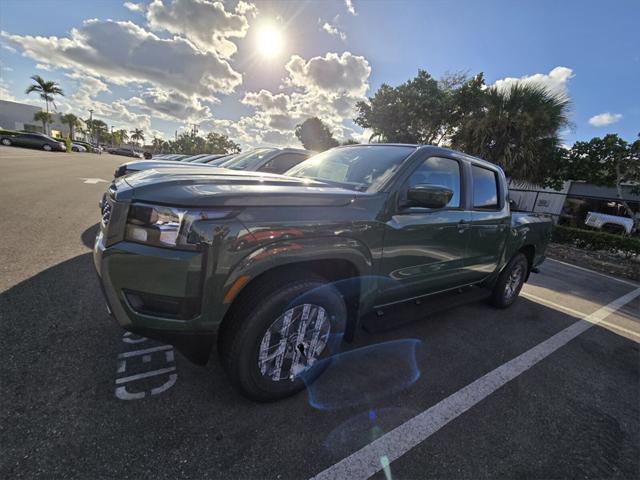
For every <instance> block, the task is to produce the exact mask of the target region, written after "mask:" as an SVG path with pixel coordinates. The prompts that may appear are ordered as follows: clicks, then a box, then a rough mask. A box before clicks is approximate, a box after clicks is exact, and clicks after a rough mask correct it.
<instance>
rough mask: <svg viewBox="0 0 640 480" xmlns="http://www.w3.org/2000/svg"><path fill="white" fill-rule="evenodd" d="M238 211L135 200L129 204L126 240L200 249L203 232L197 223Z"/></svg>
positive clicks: (225, 216) (186, 248)
mask: <svg viewBox="0 0 640 480" xmlns="http://www.w3.org/2000/svg"><path fill="white" fill-rule="evenodd" d="M233 214H234V211H233V210H223V209H213V210H207V209H186V208H173V207H163V206H160V205H146V204H141V203H137V204H136V203H134V204H132V205H131V207H130V208H129V217H128V218H127V226H126V229H125V235H124V237H125V240H129V241H132V242H138V243H145V244H148V245H155V246H158V247H172V248H180V249H185V250H196V249H197V248H198V245H199V244H200V243H201V242H200V239H201V237H200V235H198V233H197V232H195V231H194V230H193V227H194V223H195V222H199V221H202V220H219V219H222V218H228V217H230V216H232V215H233Z"/></svg>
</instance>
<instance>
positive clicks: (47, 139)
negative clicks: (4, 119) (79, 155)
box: [0, 132, 87, 152]
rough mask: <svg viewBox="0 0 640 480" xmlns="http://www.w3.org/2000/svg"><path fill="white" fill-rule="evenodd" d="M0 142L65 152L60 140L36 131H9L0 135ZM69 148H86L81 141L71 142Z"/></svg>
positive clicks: (77, 149) (9, 145)
mask: <svg viewBox="0 0 640 480" xmlns="http://www.w3.org/2000/svg"><path fill="white" fill-rule="evenodd" d="M0 143H1V144H2V145H4V146H5V147H11V146H15V147H24V148H37V149H38V150H44V151H47V152H66V151H67V146H66V145H65V143H64V142H63V141H61V140H58V139H56V138H53V137H51V136H49V135H45V134H44V133H38V132H10V133H3V134H2V135H0ZM71 150H72V151H74V152H86V151H87V148H86V146H85V145H82V144H81V143H76V142H72V143H71Z"/></svg>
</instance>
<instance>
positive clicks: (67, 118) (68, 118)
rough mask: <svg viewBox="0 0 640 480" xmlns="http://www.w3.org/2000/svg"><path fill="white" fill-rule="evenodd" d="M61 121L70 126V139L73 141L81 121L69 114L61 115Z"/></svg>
mask: <svg viewBox="0 0 640 480" xmlns="http://www.w3.org/2000/svg"><path fill="white" fill-rule="evenodd" d="M60 120H61V121H62V123H64V124H65V125H68V126H69V138H70V139H71V140H72V141H73V139H74V133H75V129H76V127H78V126H80V119H79V118H78V117H76V116H75V115H74V114H73V113H67V114H66V115H61V116H60Z"/></svg>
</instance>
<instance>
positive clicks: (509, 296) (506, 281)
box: [491, 253, 529, 308]
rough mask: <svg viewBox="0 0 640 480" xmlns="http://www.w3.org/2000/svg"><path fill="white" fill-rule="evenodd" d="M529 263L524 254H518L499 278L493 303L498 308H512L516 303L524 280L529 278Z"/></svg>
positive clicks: (492, 298)
mask: <svg viewBox="0 0 640 480" xmlns="http://www.w3.org/2000/svg"><path fill="white" fill-rule="evenodd" d="M528 268H529V263H528V262H527V257H525V256H524V254H522V253H518V254H516V255H515V256H514V257H513V258H512V259H511V261H510V262H509V263H508V264H507V266H506V267H505V268H504V270H502V272H501V273H500V275H499V276H498V280H497V281H496V284H495V285H494V287H493V292H492V294H491V303H492V304H493V306H495V307H498V308H507V307H510V306H511V305H512V304H513V302H515V301H516V299H517V298H518V295H519V294H520V290H522V286H523V285H524V280H525V279H526V278H527V270H528Z"/></svg>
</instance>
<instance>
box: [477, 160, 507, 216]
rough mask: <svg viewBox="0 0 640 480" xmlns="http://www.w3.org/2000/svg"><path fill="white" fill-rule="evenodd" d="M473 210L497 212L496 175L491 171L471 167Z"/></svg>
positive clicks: (498, 205)
mask: <svg viewBox="0 0 640 480" xmlns="http://www.w3.org/2000/svg"><path fill="white" fill-rule="evenodd" d="M472 169H473V208H478V209H483V210H498V209H499V208H500V202H499V200H498V175H497V174H496V172H494V171H493V170H488V169H486V168H482V167H477V166H475V165H474V166H473V167H472Z"/></svg>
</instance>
